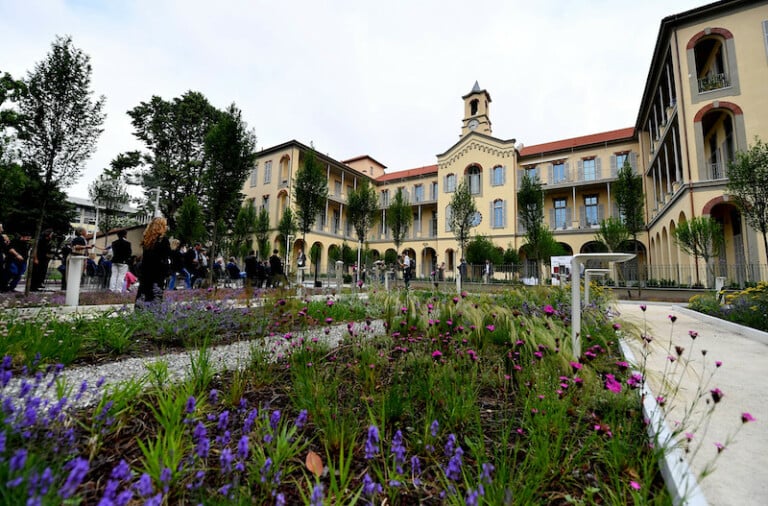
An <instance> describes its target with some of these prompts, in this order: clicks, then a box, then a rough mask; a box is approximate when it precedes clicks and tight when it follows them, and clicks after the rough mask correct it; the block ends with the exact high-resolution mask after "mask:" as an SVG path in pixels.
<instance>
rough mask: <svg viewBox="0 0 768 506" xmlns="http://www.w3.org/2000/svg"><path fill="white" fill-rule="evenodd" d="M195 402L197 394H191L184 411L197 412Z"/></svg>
mask: <svg viewBox="0 0 768 506" xmlns="http://www.w3.org/2000/svg"><path fill="white" fill-rule="evenodd" d="M195 402H196V401H195V396H194V395H190V396H189V399H187V404H186V406H184V411H185V412H186V413H188V414H191V413H194V412H195Z"/></svg>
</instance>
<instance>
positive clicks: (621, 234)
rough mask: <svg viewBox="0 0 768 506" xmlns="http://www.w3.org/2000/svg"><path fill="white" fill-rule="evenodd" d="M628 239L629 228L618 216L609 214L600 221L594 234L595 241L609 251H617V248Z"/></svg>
mask: <svg viewBox="0 0 768 506" xmlns="http://www.w3.org/2000/svg"><path fill="white" fill-rule="evenodd" d="M627 239H629V230H627V227H626V225H624V222H622V221H621V220H620V219H618V218H614V217H613V216H611V217H610V218H608V219H607V220H603V221H601V222H600V228H599V229H598V231H597V233H596V234H595V241H597V242H599V243H600V244H602V245H603V246H605V249H606V250H608V251H609V252H611V253H614V252H617V251H619V248H620V247H621V245H622V244H624V243H625V242H626V241H627Z"/></svg>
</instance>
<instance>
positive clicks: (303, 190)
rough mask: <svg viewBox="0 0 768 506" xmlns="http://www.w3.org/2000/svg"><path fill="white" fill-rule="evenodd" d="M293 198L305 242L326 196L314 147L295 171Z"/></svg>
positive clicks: (321, 170)
mask: <svg viewBox="0 0 768 506" xmlns="http://www.w3.org/2000/svg"><path fill="white" fill-rule="evenodd" d="M293 198H294V202H295V203H296V214H297V218H298V220H297V221H298V226H299V230H300V231H301V234H302V235H301V239H302V242H303V243H304V244H306V243H307V232H309V229H311V228H312V225H314V223H315V220H316V219H317V215H318V213H320V211H322V210H323V209H324V207H325V201H326V199H327V198H328V180H327V179H326V177H325V171H324V170H323V166H322V165H321V164H320V162H318V160H317V154H316V153H315V150H314V148H312V149H310V150H309V151H308V152H306V153H304V163H303V164H302V165H301V167H300V168H299V170H298V172H297V173H296V182H295V184H294V187H293ZM315 281H317V269H315Z"/></svg>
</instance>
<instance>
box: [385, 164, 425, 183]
mask: <svg viewBox="0 0 768 506" xmlns="http://www.w3.org/2000/svg"><path fill="white" fill-rule="evenodd" d="M428 174H437V165H425V166H424V167H418V168H416V169H406V170H398V171H397V172H390V173H389V174H384V175H383V176H381V177H379V178H376V180H375V181H376V182H377V183H385V182H387V181H396V180H398V179H408V178H411V177H418V176H426V175H428Z"/></svg>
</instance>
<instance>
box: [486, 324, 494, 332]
mask: <svg viewBox="0 0 768 506" xmlns="http://www.w3.org/2000/svg"><path fill="white" fill-rule="evenodd" d="M485 328H486V329H488V332H493V331H494V330H496V327H495V326H493V325H486V326H485Z"/></svg>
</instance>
